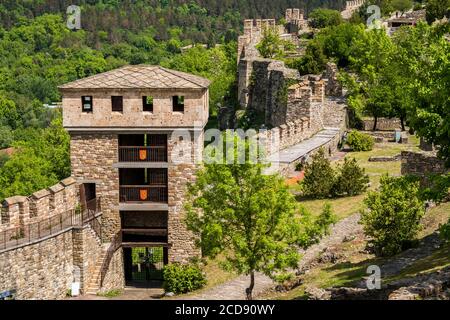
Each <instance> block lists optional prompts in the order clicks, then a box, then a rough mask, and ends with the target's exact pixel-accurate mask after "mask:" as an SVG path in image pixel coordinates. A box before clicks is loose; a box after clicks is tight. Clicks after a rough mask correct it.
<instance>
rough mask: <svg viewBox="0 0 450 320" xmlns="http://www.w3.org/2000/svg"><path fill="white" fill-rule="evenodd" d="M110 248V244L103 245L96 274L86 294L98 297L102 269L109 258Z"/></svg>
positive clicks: (96, 265)
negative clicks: (107, 257) (108, 250)
mask: <svg viewBox="0 0 450 320" xmlns="http://www.w3.org/2000/svg"><path fill="white" fill-rule="evenodd" d="M108 246H109V244H107V245H103V247H102V252H101V254H100V256H99V257H98V259H97V261H96V263H95V267H94V272H93V274H92V277H91V278H90V280H89V282H88V284H87V286H86V289H85V290H84V294H89V295H96V294H97V293H98V291H99V290H100V289H101V280H102V279H101V278H102V268H103V263H104V261H105V259H106V256H107V249H108Z"/></svg>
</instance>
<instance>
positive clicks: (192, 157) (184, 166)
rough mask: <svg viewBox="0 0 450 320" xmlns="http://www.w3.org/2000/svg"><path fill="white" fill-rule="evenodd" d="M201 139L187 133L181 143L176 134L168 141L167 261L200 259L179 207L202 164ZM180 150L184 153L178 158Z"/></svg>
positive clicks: (183, 201) (201, 135)
mask: <svg viewBox="0 0 450 320" xmlns="http://www.w3.org/2000/svg"><path fill="white" fill-rule="evenodd" d="M203 139H204V138H203V133H201V134H199V133H194V132H191V135H190V137H184V139H183V140H182V141H180V139H179V138H178V139H177V137H176V134H175V135H173V136H172V137H171V138H170V139H169V141H168V152H169V164H170V165H169V169H168V177H169V180H168V182H169V185H168V204H169V213H168V242H169V257H168V258H169V262H188V261H189V259H191V258H195V257H199V256H200V250H199V249H198V248H197V247H196V246H195V238H194V235H193V234H192V232H190V231H189V230H187V227H186V223H185V221H184V219H185V212H184V208H183V206H184V203H185V197H186V191H187V184H188V183H192V182H194V181H195V172H196V170H197V169H198V163H200V162H201V161H202V150H203ZM180 150H184V153H183V154H182V155H181V156H180V154H179V151H180ZM188 150H189V151H190V152H187V151H188Z"/></svg>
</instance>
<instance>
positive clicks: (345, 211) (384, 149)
mask: <svg viewBox="0 0 450 320" xmlns="http://www.w3.org/2000/svg"><path fill="white" fill-rule="evenodd" d="M418 143H419V142H418V139H417V138H416V137H414V136H412V137H411V138H410V141H409V143H408V144H397V143H380V144H376V145H375V147H374V149H373V150H372V151H369V152H349V153H348V154H347V155H346V157H347V158H355V159H356V160H357V161H358V163H359V164H360V165H361V167H363V168H364V169H365V170H366V173H367V174H368V175H369V178H370V182H371V187H370V189H372V190H373V189H375V188H377V187H378V186H379V184H380V177H381V176H382V175H383V174H386V173H388V174H390V175H392V176H399V175H400V174H401V172H400V171H401V161H395V162H369V158H370V157H373V156H395V155H398V154H400V153H401V152H402V151H403V150H418ZM340 162H341V161H339V162H337V163H334V165H337V164H338V163H340ZM290 188H291V190H292V192H294V193H297V192H299V187H298V185H293V186H291V187H290ZM363 199H364V195H360V196H355V197H345V198H337V199H327V200H301V201H300V203H301V204H302V205H303V206H305V207H306V208H307V209H308V210H309V211H310V212H311V213H312V214H314V215H316V214H319V213H320V212H321V210H322V208H323V205H324V204H325V202H329V203H331V205H332V207H333V212H334V213H335V214H336V215H337V216H338V218H339V219H343V218H346V217H348V216H349V215H352V214H354V213H356V212H358V211H359V210H360V208H361V205H362V200H363Z"/></svg>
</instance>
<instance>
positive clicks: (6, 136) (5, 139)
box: [0, 125, 13, 149]
mask: <svg viewBox="0 0 450 320" xmlns="http://www.w3.org/2000/svg"><path fill="white" fill-rule="evenodd" d="M12 142H13V133H12V130H11V128H10V127H7V126H1V125H0V149H4V148H8V147H10V146H11V144H12Z"/></svg>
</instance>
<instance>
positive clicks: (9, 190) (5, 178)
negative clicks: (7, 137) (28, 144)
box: [0, 147, 58, 199]
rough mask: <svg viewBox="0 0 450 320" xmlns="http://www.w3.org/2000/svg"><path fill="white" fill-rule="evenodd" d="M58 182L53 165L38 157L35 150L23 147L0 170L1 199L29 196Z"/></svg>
mask: <svg viewBox="0 0 450 320" xmlns="http://www.w3.org/2000/svg"><path fill="white" fill-rule="evenodd" d="M57 182H58V178H57V177H56V175H55V174H53V173H52V172H51V163H50V162H49V161H46V160H44V159H42V158H40V157H39V156H37V155H36V154H35V152H34V150H32V149H28V148H24V147H22V148H19V149H18V151H16V152H15V153H14V154H13V155H12V156H11V158H9V159H8V161H6V163H4V165H3V166H2V167H1V168H0V186H1V188H0V199H4V198H7V197H11V196H15V195H24V196H27V195H30V194H31V193H33V192H35V191H38V190H40V189H43V188H47V187H49V186H51V185H53V184H56V183H57Z"/></svg>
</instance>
